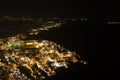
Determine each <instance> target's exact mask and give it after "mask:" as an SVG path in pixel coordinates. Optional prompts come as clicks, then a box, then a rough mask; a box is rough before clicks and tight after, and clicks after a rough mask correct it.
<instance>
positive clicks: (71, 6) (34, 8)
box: [0, 0, 120, 17]
mask: <svg viewBox="0 0 120 80" xmlns="http://www.w3.org/2000/svg"><path fill="white" fill-rule="evenodd" d="M119 8H120V7H119V4H118V2H116V1H106V2H105V1H103V2H101V1H88V0H80V1H79V0H69V1H68V0H56V1H53V0H49V1H46V0H39V1H35V0H34V1H30V0H29V1H28V0H27V1H21V0H20V1H6V2H1V3H0V15H12V16H15V15H16V16H33V17H34V16H41V17H43V16H45V17H52V16H54V17H77V16H108V15H109V16H111V15H112V16H113V15H116V14H117V15H118V14H119V11H118V10H119Z"/></svg>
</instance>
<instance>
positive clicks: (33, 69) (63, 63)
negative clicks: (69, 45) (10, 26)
mask: <svg viewBox="0 0 120 80" xmlns="http://www.w3.org/2000/svg"><path fill="white" fill-rule="evenodd" d="M0 43H1V44H0V48H1V49H0V50H1V51H0V55H1V56H0V68H2V69H0V79H4V78H7V79H8V80H29V79H30V80H42V79H45V78H46V77H47V76H52V75H55V74H56V70H57V69H58V68H61V67H63V68H68V66H69V64H70V63H77V62H81V63H83V64H87V62H85V61H83V60H81V58H80V56H79V55H77V54H76V53H75V52H71V51H70V50H67V49H65V48H63V47H61V46H60V45H57V44H56V43H54V42H51V41H47V40H20V39H19V38H18V37H17V36H15V37H9V38H7V39H6V40H5V41H2V40H1V41H0Z"/></svg>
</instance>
